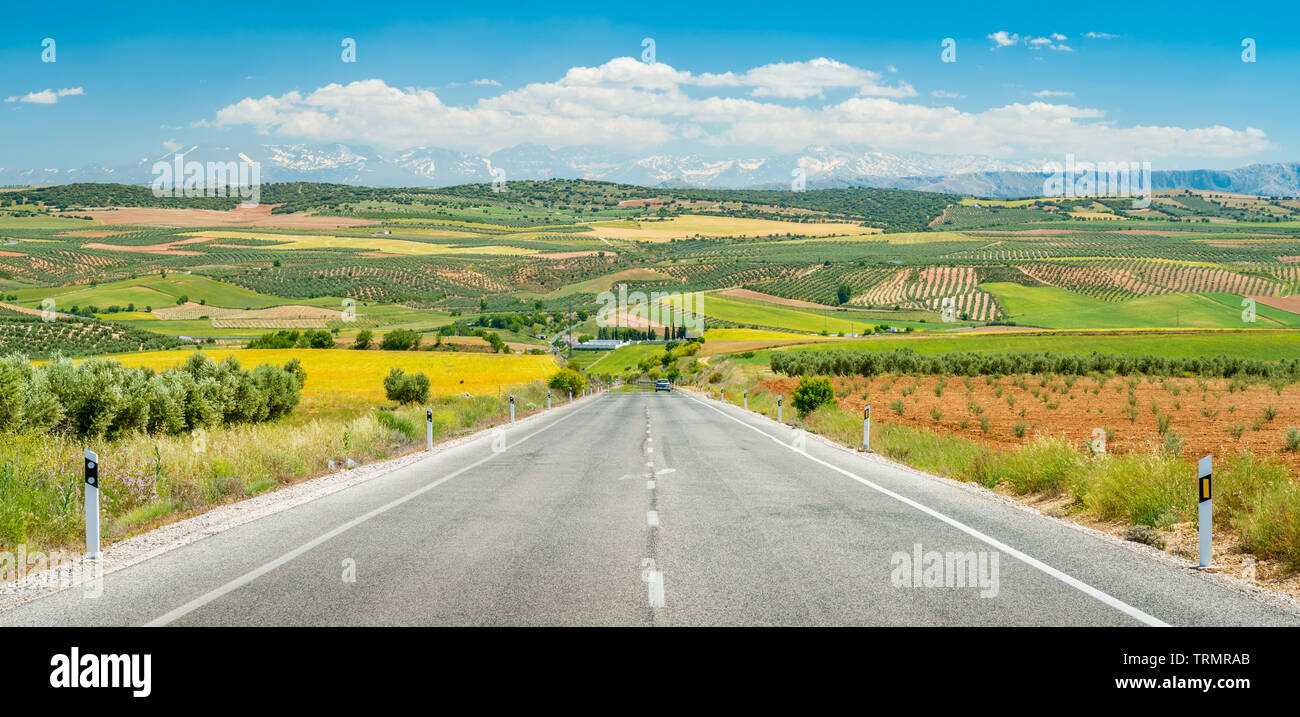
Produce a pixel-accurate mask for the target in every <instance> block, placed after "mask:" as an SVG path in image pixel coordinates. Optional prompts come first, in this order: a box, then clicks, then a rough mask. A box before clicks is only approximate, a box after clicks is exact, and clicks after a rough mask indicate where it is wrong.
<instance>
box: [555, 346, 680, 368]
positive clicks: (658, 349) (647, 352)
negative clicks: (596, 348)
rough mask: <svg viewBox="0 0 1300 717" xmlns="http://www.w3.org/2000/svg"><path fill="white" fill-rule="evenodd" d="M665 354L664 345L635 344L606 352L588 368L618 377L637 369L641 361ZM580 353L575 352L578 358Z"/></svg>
mask: <svg viewBox="0 0 1300 717" xmlns="http://www.w3.org/2000/svg"><path fill="white" fill-rule="evenodd" d="M663 352H664V345H663V344H633V345H631V346H624V347H622V348H618V349H615V350H613V351H609V352H606V353H605V355H604V356H602V357H601V358H600V360H598V361H596V362H595V363H593V364H591V365H589V366H587V370H588V371H594V372H596V373H608V374H612V375H618V374H621V373H624V372H626V371H627V370H628V369H631V368H636V365H637V364H639V363H641V361H643V360H645V359H648V358H650V357H651V356H655V355H657V354H661V353H663ZM579 353H580V352H578V351H574V352H573V355H574V356H575V357H576V356H577V355H578V354H579Z"/></svg>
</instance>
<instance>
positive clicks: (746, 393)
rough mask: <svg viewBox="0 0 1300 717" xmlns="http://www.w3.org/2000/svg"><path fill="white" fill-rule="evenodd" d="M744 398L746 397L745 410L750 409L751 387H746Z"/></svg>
mask: <svg viewBox="0 0 1300 717" xmlns="http://www.w3.org/2000/svg"><path fill="white" fill-rule="evenodd" d="M744 399H745V410H746V411H748V410H749V389H745V392H744Z"/></svg>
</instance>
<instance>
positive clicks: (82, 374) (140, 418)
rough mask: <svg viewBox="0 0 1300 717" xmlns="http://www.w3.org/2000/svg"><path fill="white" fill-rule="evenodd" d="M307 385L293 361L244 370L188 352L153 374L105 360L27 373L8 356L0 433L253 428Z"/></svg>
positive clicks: (22, 360) (2, 372) (63, 362)
mask: <svg viewBox="0 0 1300 717" xmlns="http://www.w3.org/2000/svg"><path fill="white" fill-rule="evenodd" d="M306 380H307V372H306V371H305V370H304V369H303V368H302V364H301V363H299V361H298V360H297V359H294V360H292V361H290V362H288V363H287V364H285V365H284V366H283V367H277V366H272V365H270V364H264V365H261V366H258V367H257V368H256V369H253V370H251V371H249V370H247V369H244V368H242V367H241V366H240V365H239V361H237V360H236V359H235V358H233V357H230V358H227V359H226V360H224V361H222V362H221V363H216V362H214V361H213V360H212V359H211V358H209V357H207V356H205V355H204V354H202V353H194V354H192V355H191V356H190V357H189V359H187V360H186V361H185V362H184V363H183V364H181V365H180V366H177V367H174V368H171V369H168V370H166V371H163V372H161V373H158V372H155V371H153V370H152V369H147V368H131V367H128V366H124V365H122V364H121V363H119V362H117V361H113V360H111V359H104V358H95V359H89V360H86V361H83V362H82V363H80V364H74V363H73V362H72V361H71V360H69V359H67V358H62V357H60V358H56V359H55V360H53V361H51V362H50V363H47V364H44V365H40V366H33V365H32V364H31V363H30V362H29V361H28V359H27V357H26V356H23V355H21V354H10V355H8V356H4V357H0V430H40V431H51V432H62V433H67V434H69V435H74V436H91V437H109V438H112V437H116V436H119V435H122V434H123V433H127V432H130V431H147V432H149V433H180V432H183V431H188V430H192V429H194V428H198V427H201V426H216V425H222V424H229V423H241V422H242V423H257V422H261V421H269V420H273V419H276V418H279V417H281V416H284V415H286V414H288V413H290V412H291V411H293V409H294V408H295V407H296V406H297V405H298V400H299V398H300V396H301V394H302V387H303V384H304V382H306Z"/></svg>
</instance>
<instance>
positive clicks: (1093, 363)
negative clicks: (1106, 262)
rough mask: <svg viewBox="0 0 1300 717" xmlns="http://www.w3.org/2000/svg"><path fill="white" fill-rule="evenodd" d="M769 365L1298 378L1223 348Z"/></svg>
mask: <svg viewBox="0 0 1300 717" xmlns="http://www.w3.org/2000/svg"><path fill="white" fill-rule="evenodd" d="M771 367H772V370H773V371H775V372H777V373H781V374H785V375H787V376H815V375H825V376H876V375H879V374H886V373H899V374H914V375H931V376H990V375H992V376H1010V375H1014V374H1058V375H1062V376H1082V375H1089V374H1094V373H1103V374H1104V373H1113V374H1116V375H1120V376H1131V375H1139V376H1203V377H1207V378H1228V377H1236V376H1241V377H1255V378H1270V379H1283V380H1290V381H1295V380H1300V359H1284V360H1281V361H1261V360H1258V359H1246V358H1241V357H1237V356H1227V355H1223V354H1219V355H1215V356H1174V357H1171V356H1152V355H1141V356H1133V355H1125V354H1111V353H1096V352H1094V353H1091V354H1067V353H1056V352H1050V351H1044V352H1038V353H993V354H989V353H975V352H971V351H953V352H948V353H939V354H930V355H922V354H918V353H917V352H915V351H913V350H912V349H899V350H896V351H879V352H869V351H793V352H788V351H778V352H775V353H773V354H772V360H771Z"/></svg>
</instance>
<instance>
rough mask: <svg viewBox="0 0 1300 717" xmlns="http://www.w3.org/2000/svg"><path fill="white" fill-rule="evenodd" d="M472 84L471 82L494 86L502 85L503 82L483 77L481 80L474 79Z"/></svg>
mask: <svg viewBox="0 0 1300 717" xmlns="http://www.w3.org/2000/svg"><path fill="white" fill-rule="evenodd" d="M470 84H471V85H491V86H492V87H500V86H501V83H500V82H497V81H496V80H489V79H487V78H483V79H481V80H474V81H473V82H471V83H470Z"/></svg>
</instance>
